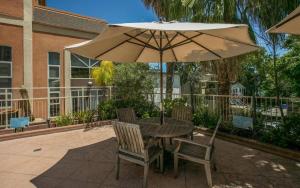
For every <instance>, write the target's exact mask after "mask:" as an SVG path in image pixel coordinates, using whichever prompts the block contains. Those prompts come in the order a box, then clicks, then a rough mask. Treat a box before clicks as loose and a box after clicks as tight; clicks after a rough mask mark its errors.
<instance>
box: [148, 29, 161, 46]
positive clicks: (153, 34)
mask: <svg viewBox="0 0 300 188" xmlns="http://www.w3.org/2000/svg"><path fill="white" fill-rule="evenodd" d="M150 33H151V35H152V37H153V39H154V41H155V43H156V45H157V48H159V44H158V42H157V40H156V38H155V33H156V31H154V33H153V32H152V31H151V30H150ZM148 42H149V41H148Z"/></svg>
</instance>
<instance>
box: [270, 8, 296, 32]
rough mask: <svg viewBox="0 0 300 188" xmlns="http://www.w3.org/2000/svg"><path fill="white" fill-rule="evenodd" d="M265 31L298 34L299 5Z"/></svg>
mask: <svg viewBox="0 0 300 188" xmlns="http://www.w3.org/2000/svg"><path fill="white" fill-rule="evenodd" d="M267 32H269V33H289V34H294V35H300V6H299V7H298V8H297V9H296V10H294V11H293V12H292V13H291V14H289V15H288V16H287V17H286V18H284V19H283V20H282V21H281V22H279V23H278V24H276V25H275V26H273V27H271V28H270V29H269V30H268V31H267Z"/></svg>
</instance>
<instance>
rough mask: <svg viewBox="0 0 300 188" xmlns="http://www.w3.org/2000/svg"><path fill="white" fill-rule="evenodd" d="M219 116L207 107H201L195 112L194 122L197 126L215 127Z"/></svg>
mask: <svg viewBox="0 0 300 188" xmlns="http://www.w3.org/2000/svg"><path fill="white" fill-rule="evenodd" d="M218 118H219V117H218V116H217V115H216V114H214V113H213V112H209V110H208V109H207V108H199V109H198V110H197V111H196V112H195V113H194V114H193V122H194V124H195V125H196V126H201V127H207V128H214V127H215V126H216V124H217V122H218Z"/></svg>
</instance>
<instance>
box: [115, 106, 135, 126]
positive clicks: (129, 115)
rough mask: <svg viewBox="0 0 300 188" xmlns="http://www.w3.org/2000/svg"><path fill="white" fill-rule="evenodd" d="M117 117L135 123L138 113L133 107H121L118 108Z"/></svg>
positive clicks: (122, 120)
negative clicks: (136, 113)
mask: <svg viewBox="0 0 300 188" xmlns="http://www.w3.org/2000/svg"><path fill="white" fill-rule="evenodd" d="M117 118H118V120H119V121H121V122H126V123H135V122H136V115H135V112H134V109H133V108H119V109H117Z"/></svg>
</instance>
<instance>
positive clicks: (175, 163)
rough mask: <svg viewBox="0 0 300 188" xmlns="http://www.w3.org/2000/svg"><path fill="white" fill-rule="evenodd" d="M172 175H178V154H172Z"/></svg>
mask: <svg viewBox="0 0 300 188" xmlns="http://www.w3.org/2000/svg"><path fill="white" fill-rule="evenodd" d="M174 177H175V178H177V177H178V156H177V155H176V154H174Z"/></svg>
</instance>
